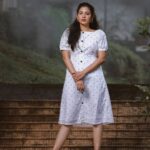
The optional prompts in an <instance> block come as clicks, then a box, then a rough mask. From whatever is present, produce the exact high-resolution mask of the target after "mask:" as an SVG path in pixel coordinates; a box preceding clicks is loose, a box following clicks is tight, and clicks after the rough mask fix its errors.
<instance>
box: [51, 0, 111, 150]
mask: <svg viewBox="0 0 150 150" xmlns="http://www.w3.org/2000/svg"><path fill="white" fill-rule="evenodd" d="M60 50H61V52H62V58H63V61H64V64H65V65H66V68H67V69H66V77H65V82H64V86H63V93H62V98H61V108H60V116H59V124H61V128H60V130H59V133H58V135H57V138H56V141H55V145H54V147H53V150H59V149H60V148H61V147H62V145H63V144H64V142H65V140H66V138H67V136H68V134H69V131H70V128H71V127H72V126H84V127H89V126H92V127H93V143H94V150H99V149H100V146H101V137H102V125H103V124H109V123H113V122H114V118H113V113H112V107H111V102H110V97H109V93H108V88H107V84H106V81H105V78H104V75H103V70H102V66H101V65H102V64H103V63H104V62H105V60H106V55H107V54H106V53H107V52H106V51H107V50H108V45H107V39H106V34H105V33H104V31H102V30H101V29H99V25H98V23H97V20H96V15H95V12H94V8H93V6H92V5H91V4H89V3H85V2H83V3H80V4H79V6H78V8H77V13H76V19H75V21H74V22H73V23H72V24H71V25H70V27H69V28H66V29H65V31H64V32H63V34H62V37H61V40H60Z"/></svg>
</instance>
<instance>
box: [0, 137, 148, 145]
mask: <svg viewBox="0 0 150 150" xmlns="http://www.w3.org/2000/svg"><path fill="white" fill-rule="evenodd" d="M54 142H55V138H41V137H36V138H32V137H30V138H19V137H17V138H4V137H3V138H0V143H1V145H6V143H7V145H15V144H16V145H22V146H29V145H39V144H40V145H53V144H54ZM149 143H150V137H126V138H122V137H118V138H103V140H102V145H106V144H107V145H115V144H119V145H125V144H128V145H147V144H149ZM64 144H67V145H68V144H69V145H70V144H71V145H81V144H90V145H92V144H93V138H91V137H85V138H83V137H82V138H79V137H74V138H73V137H71V138H67V139H66V141H65V143H64Z"/></svg>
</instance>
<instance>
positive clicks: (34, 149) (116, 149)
mask: <svg viewBox="0 0 150 150" xmlns="http://www.w3.org/2000/svg"><path fill="white" fill-rule="evenodd" d="M52 148H53V145H32V146H22V145H15V146H8V145H0V150H52ZM101 148H102V150H149V149H150V145H102V146H101ZM61 150H93V145H89V144H86V145H83V144H82V145H63V148H62V149H61Z"/></svg>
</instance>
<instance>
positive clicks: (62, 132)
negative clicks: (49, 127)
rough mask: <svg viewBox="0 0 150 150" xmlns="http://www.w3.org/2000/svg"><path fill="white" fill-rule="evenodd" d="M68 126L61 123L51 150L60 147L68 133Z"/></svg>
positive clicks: (69, 126) (56, 149)
mask: <svg viewBox="0 0 150 150" xmlns="http://www.w3.org/2000/svg"><path fill="white" fill-rule="evenodd" d="M70 128H71V125H61V127H60V130H59V132H58V134H57V137H56V141H55V144H54V147H53V150H60V148H61V147H62V145H63V144H64V142H65V140H66V138H67V136H68V134H69V131H70Z"/></svg>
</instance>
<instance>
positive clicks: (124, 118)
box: [0, 115, 150, 123]
mask: <svg viewBox="0 0 150 150" xmlns="http://www.w3.org/2000/svg"><path fill="white" fill-rule="evenodd" d="M58 117H59V116H58V115H0V118H1V120H0V122H4V121H17V122H22V121H32V122H37V121H38V122H44V121H46V122H48V121H57V120H58ZM114 120H115V123H116V122H118V123H119V122H124V123H127V122H131V123H132V122H133V123H134V122H136V123H142V122H144V123H150V115H118V116H114Z"/></svg>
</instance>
